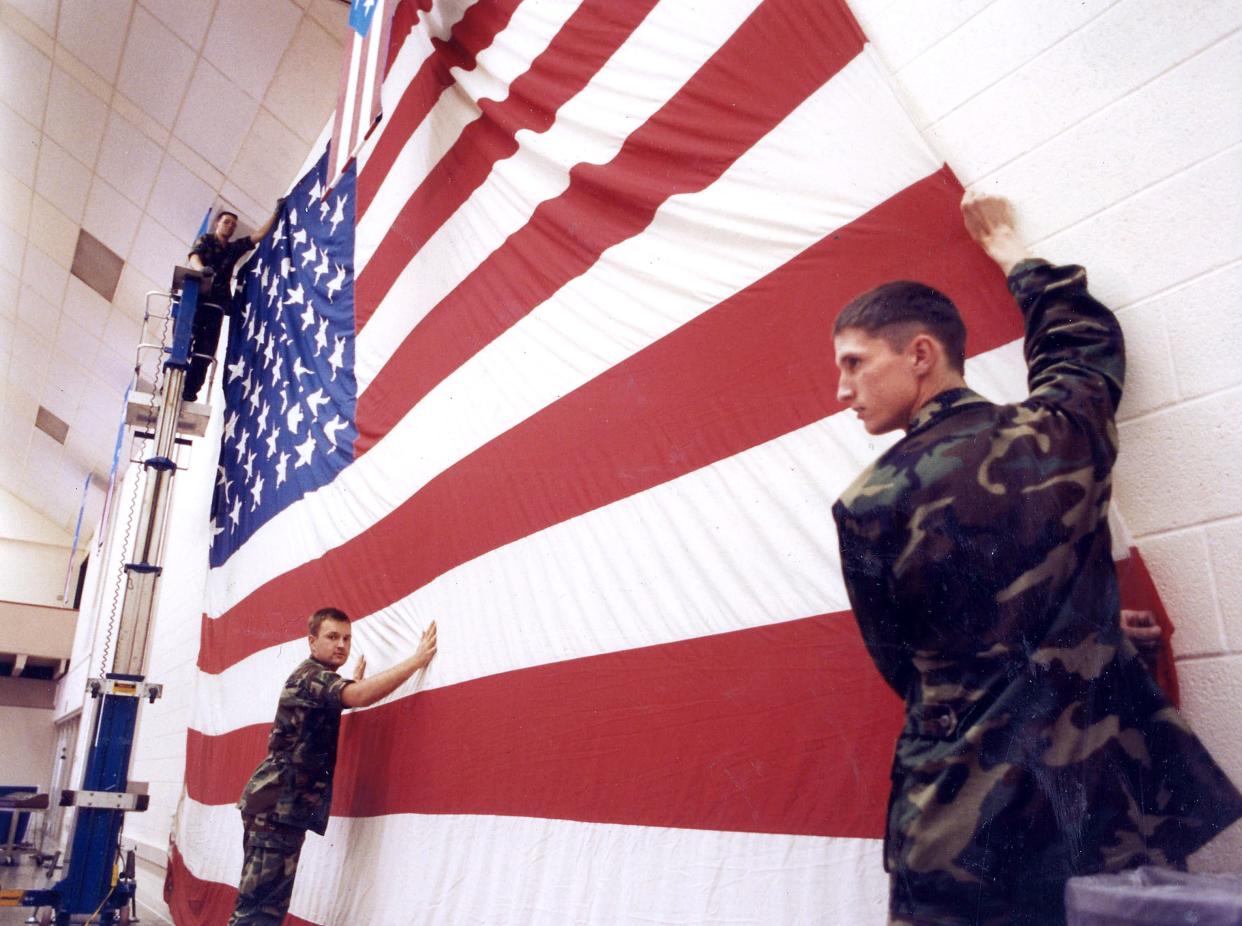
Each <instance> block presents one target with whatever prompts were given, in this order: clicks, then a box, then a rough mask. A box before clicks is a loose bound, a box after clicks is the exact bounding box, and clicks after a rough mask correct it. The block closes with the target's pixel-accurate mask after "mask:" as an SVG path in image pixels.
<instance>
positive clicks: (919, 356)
mask: <svg viewBox="0 0 1242 926" xmlns="http://www.w3.org/2000/svg"><path fill="white" fill-rule="evenodd" d="M943 354H944V348H942V347H941V346H940V342H939V341H937V340H936V339H935V338H933V337H932V336H931V335H930V334H928V333H927V332H926V331H920V332H919V333H918V334H916V335H915V336H914V337H912V338H911V339H910V343H909V345H908V346H907V347H906V355H907V356H908V357H909V358H910V365H911V368H912V370H913V372H914V373H915V375H916V376H926V375H928V374H929V373H932V372H934V371H935V370H936V368H937V366H938V365H939V363H940V359H941V357H942V356H943Z"/></svg>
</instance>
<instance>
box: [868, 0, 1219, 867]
mask: <svg viewBox="0 0 1242 926" xmlns="http://www.w3.org/2000/svg"><path fill="white" fill-rule="evenodd" d="M850 2H851V5H852V7H853V9H854V12H855V15H856V16H857V17H858V19H859V21H860V23H861V24H862V26H863V29H864V30H865V31H866V33H867V35H868V36H869V37H870V39H871V41H872V42H873V43H874V46H875V48H876V50H877V51H878V52H879V54H880V56H881V58H882V59H883V60H884V61H885V62H886V63H887V65H888V66H889V69H890V71H891V73H892V74H893V76H894V80H895V82H896V84H897V88H898V92H899V94H900V95H901V96H902V97H903V99H904V100H905V102H906V104H907V106H908V108H909V111H910V113H911V115H912V117H913V118H914V119H915V120H916V121H917V122H918V124H919V125H920V127H921V128H922V129H923V131H924V133H925V135H926V137H927V139H928V141H929V142H930V143H931V144H932V145H933V146H934V147H935V148H936V149H937V150H938V151H939V152H940V154H941V155H942V156H943V157H944V158H945V160H946V161H947V162H948V163H949V164H950V165H951V166H952V167H953V168H954V170H955V171H956V172H957V174H958V176H959V177H960V178H961V180H962V182H963V183H964V184H966V185H967V186H974V187H978V188H982V189H987V190H992V191H996V192H1001V193H1004V194H1005V195H1007V196H1009V197H1010V198H1011V199H1013V200H1014V201H1015V203H1016V204H1017V206H1018V210H1019V219H1020V221H1021V227H1022V232H1023V236H1024V238H1025V239H1026V241H1027V243H1028V244H1029V245H1030V247H1031V249H1032V250H1033V252H1034V253H1036V254H1038V255H1039V256H1042V257H1045V258H1047V259H1049V260H1052V261H1055V262H1065V263H1079V264H1083V265H1084V266H1086V268H1087V271H1088V275H1089V278H1090V280H1091V286H1092V290H1093V291H1094V292H1095V293H1096V295H1097V296H1098V297H1099V298H1101V299H1102V300H1103V301H1104V302H1106V303H1107V304H1108V305H1110V306H1111V307H1112V308H1113V309H1115V310H1116V312H1117V314H1118V317H1119V318H1120V320H1121V323H1122V326H1123V328H1124V329H1125V333H1126V338H1127V351H1128V355H1129V362H1130V366H1129V371H1128V382H1127V387H1126V395H1125V399H1124V401H1123V403H1122V408H1121V424H1120V432H1121V439H1122V453H1121V458H1120V461H1119V463H1118V468H1117V472H1116V495H1115V497H1116V502H1117V505H1118V507H1119V508H1120V510H1121V512H1122V514H1123V515H1124V517H1125V520H1126V522H1127V524H1128V526H1129V528H1130V530H1131V532H1132V533H1133V535H1134V538H1135V540H1136V541H1137V545H1138V547H1139V549H1140V551H1141V552H1142V554H1143V558H1144V560H1145V561H1146V562H1147V564H1148V567H1149V568H1150V570H1151V571H1152V574H1153V577H1154V578H1155V581H1156V584H1157V586H1158V587H1159V589H1160V593H1161V595H1162V597H1163V600H1164V601H1165V603H1166V605H1167V606H1168V609H1169V612H1170V615H1171V616H1172V618H1173V620H1174V622H1175V623H1176V625H1177V631H1176V634H1175V635H1174V638H1173V644H1174V650H1175V653H1176V656H1177V663H1178V671H1179V673H1180V677H1181V683H1182V692H1183V710H1184V713H1185V714H1186V716H1187V717H1188V718H1189V720H1190V721H1191V723H1192V724H1193V725H1194V726H1195V728H1196V729H1197V730H1198V732H1199V733H1200V735H1201V736H1202V737H1203V739H1204V740H1205V741H1206V742H1207V743H1208V745H1209V746H1210V747H1211V748H1212V750H1213V752H1214V753H1215V754H1216V756H1217V758H1218V759H1219V760H1220V761H1221V763H1222V764H1223V765H1224V766H1225V768H1226V770H1227V771H1228V772H1229V774H1230V775H1231V776H1232V777H1233V779H1234V780H1235V781H1236V782H1239V783H1242V712H1240V711H1239V708H1238V705H1239V704H1242V144H1240V143H1242V106H1240V105H1239V104H1238V98H1239V94H1240V93H1242V31H1240V27H1242V4H1238V3H1237V2H1234V0H1189V2H1185V3H1169V2H1167V0H1044V2H1041V3H1039V4H1031V3H1029V2H1026V0H956V2H953V3H943V2H936V3H928V2H924V0H850ZM1194 861H1195V865H1196V867H1197V868H1200V869H1203V870H1219V871H1242V826H1235V827H1234V828H1232V829H1231V830H1230V831H1229V832H1227V833H1226V834H1224V835H1223V836H1222V837H1220V838H1218V839H1217V840H1216V841H1215V842H1214V843H1213V844H1212V845H1210V846H1209V847H1207V848H1206V849H1205V850H1203V851H1202V852H1201V853H1199V855H1198V857H1197V858H1196V859H1195V860H1194Z"/></svg>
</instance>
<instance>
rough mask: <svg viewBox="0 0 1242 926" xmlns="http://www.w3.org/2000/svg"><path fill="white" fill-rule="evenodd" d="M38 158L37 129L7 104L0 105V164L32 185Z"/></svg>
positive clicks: (23, 181)
mask: <svg viewBox="0 0 1242 926" xmlns="http://www.w3.org/2000/svg"><path fill="white" fill-rule="evenodd" d="M38 160H39V130H38V129H37V128H35V127H34V126H33V125H31V124H30V123H29V122H27V121H26V120H25V119H23V118H22V117H21V116H19V115H18V114H17V113H16V112H14V111H13V110H12V109H10V108H9V107H8V106H4V105H0V164H3V165H4V168H5V170H7V171H9V172H10V173H11V174H13V176H15V177H16V178H17V179H18V180H20V181H21V182H22V183H24V184H26V186H29V187H33V186H34V181H35V164H37V163H38Z"/></svg>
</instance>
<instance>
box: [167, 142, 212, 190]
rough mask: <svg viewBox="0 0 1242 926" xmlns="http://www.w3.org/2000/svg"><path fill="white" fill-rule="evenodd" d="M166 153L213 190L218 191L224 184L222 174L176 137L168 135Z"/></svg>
mask: <svg viewBox="0 0 1242 926" xmlns="http://www.w3.org/2000/svg"><path fill="white" fill-rule="evenodd" d="M168 153H169V154H171V155H172V156H173V157H175V158H176V159H177V160H178V161H180V162H181V163H182V164H184V165H185V166H186V167H188V168H189V169H190V173H192V174H193V175H194V176H196V177H198V179H199V180H202V181H203V182H205V183H206V184H207V185H208V186H209V187H211V188H212V189H213V190H218V189H220V185H221V184H222V183H224V172H223V171H221V170H219V169H218V168H216V167H213V166H212V165H211V164H209V163H208V162H207V159H206V158H204V157H203V156H202V155H201V154H199V153H198V152H197V151H195V150H194V149H193V148H191V147H190V146H189V145H187V144H186V143H185V142H183V141H182V140H181V139H180V138H178V137H177V136H176V135H170V136H169V138H168Z"/></svg>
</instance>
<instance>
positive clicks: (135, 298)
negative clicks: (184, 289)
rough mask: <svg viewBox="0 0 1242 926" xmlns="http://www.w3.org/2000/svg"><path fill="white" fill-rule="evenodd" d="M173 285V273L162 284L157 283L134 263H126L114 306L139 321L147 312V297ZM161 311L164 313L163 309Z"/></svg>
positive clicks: (167, 274) (117, 287)
mask: <svg viewBox="0 0 1242 926" xmlns="http://www.w3.org/2000/svg"><path fill="white" fill-rule="evenodd" d="M171 284H172V273H171V272H169V273H166V274H165V278H164V281H163V282H162V283H156V282H155V281H154V280H151V279H150V278H148V277H147V276H145V275H144V274H143V273H142V272H141V271H140V270H139V269H138V268H137V267H135V266H134V265H133V263H126V264H125V269H124V270H122V271H121V279H120V282H118V283H117V285H116V293H115V294H114V295H113V297H112V304H113V305H114V306H116V307H117V308H118V309H120V310H121V311H122V312H124V313H125V314H126V315H128V316H129V317H130V318H131V319H134V320H139V319H141V318H142V315H143V312H145V311H146V295H147V293H149V292H155V291H164V290H166V289H167V288H168V287H169V286H170V285H171ZM161 311H163V310H162V309H161Z"/></svg>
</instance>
